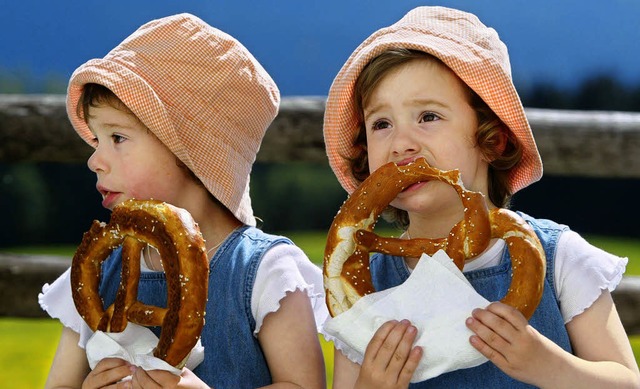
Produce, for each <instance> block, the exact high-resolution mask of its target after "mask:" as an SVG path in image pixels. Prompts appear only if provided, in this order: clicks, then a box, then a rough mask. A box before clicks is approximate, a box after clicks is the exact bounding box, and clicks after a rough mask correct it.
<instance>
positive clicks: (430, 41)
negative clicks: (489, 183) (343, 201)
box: [324, 7, 542, 193]
mask: <svg viewBox="0 0 640 389" xmlns="http://www.w3.org/2000/svg"><path fill="white" fill-rule="evenodd" d="M400 47H401V48H406V49H413V50H420V51H423V52H426V53H429V54H431V55H433V56H435V57H437V58H439V59H440V60H441V61H442V62H444V63H445V64H446V65H447V66H449V67H450V68H451V69H452V70H453V71H454V72H455V73H456V74H457V75H458V77H460V79H462V81H464V82H465V83H466V84H467V85H468V86H469V87H470V88H471V89H473V90H474V91H475V92H476V93H477V94H478V95H479V96H480V97H481V98H482V99H483V100H484V101H485V102H486V103H487V104H488V105H489V107H490V108H491V109H492V110H493V111H494V112H495V113H496V114H497V115H498V117H499V118H500V119H501V120H502V121H503V122H504V123H505V124H506V125H507V126H508V127H509V129H511V131H513V133H514V134H515V135H516V137H517V138H518V139H519V140H520V142H522V145H523V157H522V161H521V162H520V164H519V165H517V166H516V167H515V168H514V169H513V170H512V171H511V173H510V177H509V178H510V189H511V191H512V193H515V192H516V191H518V190H520V189H522V188H524V187H525V186H527V185H529V184H531V183H533V182H535V181H537V180H539V179H540V177H541V176H542V161H541V159H540V155H539V153H538V149H537V146H536V143H535V140H534V139H533V134H532V132H531V128H530V126H529V122H528V121H527V118H526V116H525V113H524V109H523V107H522V103H521V102H520V98H519V96H518V93H517V92H516V89H515V87H514V85H513V82H512V79H511V65H510V63H509V55H508V53H507V47H506V46H505V45H504V43H502V41H500V38H499V37H498V34H497V33H496V31H495V30H494V29H492V28H489V27H487V26H485V25H484V24H482V22H480V20H478V18H477V17H476V16H475V15H472V14H469V13H466V12H463V11H458V10H455V9H450V8H445V7H418V8H415V9H413V10H412V11H410V12H409V13H407V14H406V15H405V16H404V17H403V18H402V19H400V20H399V21H398V22H396V23H395V24H393V25H391V26H389V27H386V28H382V29H380V30H378V31H376V32H375V33H373V34H372V35H371V36H370V37H369V38H367V39H366V40H365V41H364V42H363V43H362V44H360V46H358V48H356V50H355V51H354V52H353V54H351V56H350V57H349V59H348V60H347V62H346V63H345V64H344V66H343V67H342V69H341V70H340V72H339V73H338V75H337V76H336V78H335V79H334V81H333V84H332V85H331V89H330V91H329V96H328V98H327V105H326V110H325V117H324V137H325V145H326V149H327V155H328V157H329V163H330V165H331V168H332V169H333V171H334V173H335V174H336V176H337V177H338V180H339V181H340V184H342V187H343V188H344V189H345V190H346V191H347V192H348V193H351V192H353V191H354V190H355V189H356V188H357V187H358V185H359V182H358V181H357V180H356V179H355V178H354V177H353V175H352V174H351V170H350V167H349V164H348V161H347V159H349V158H353V157H354V155H355V152H356V150H355V149H354V147H353V141H354V139H355V136H356V134H357V132H358V119H357V111H356V105H355V102H354V101H353V89H354V85H355V82H356V80H357V78H358V76H359V75H360V72H361V71H362V69H363V68H364V67H365V65H367V64H368V63H369V62H370V61H371V60H372V59H374V58H375V57H377V56H378V55H380V54H381V53H383V52H384V51H386V50H388V49H391V48H400Z"/></svg>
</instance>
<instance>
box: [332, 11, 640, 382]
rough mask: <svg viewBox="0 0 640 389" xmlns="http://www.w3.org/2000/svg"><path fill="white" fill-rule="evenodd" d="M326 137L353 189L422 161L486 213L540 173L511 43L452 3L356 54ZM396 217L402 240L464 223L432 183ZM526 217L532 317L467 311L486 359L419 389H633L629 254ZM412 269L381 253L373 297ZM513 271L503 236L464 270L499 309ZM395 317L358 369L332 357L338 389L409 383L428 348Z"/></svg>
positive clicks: (399, 203)
mask: <svg viewBox="0 0 640 389" xmlns="http://www.w3.org/2000/svg"><path fill="white" fill-rule="evenodd" d="M324 132H325V142H326V148H327V154H328V157H329V161H330V164H331V167H332V169H333V171H334V173H335V174H336V176H337V178H338V180H339V181H340V183H341V184H342V186H343V187H344V188H345V189H346V190H347V192H349V193H351V192H352V191H353V190H354V189H355V188H356V187H357V186H358V185H359V183H360V182H362V181H363V180H364V179H365V178H366V177H367V176H368V175H369V173H370V172H372V171H374V170H376V169H377V168H378V167H380V166H381V165H383V164H385V163H387V162H390V161H393V162H396V163H398V164H407V163H409V162H412V161H414V160H415V159H417V158H418V157H424V158H425V159H426V160H427V162H428V163H429V164H431V165H432V166H434V167H436V168H439V169H442V170H451V169H459V170H460V172H461V175H462V179H463V182H464V185H465V187H466V188H467V189H469V190H473V191H479V192H482V193H484V194H485V196H486V198H487V201H488V205H489V207H490V208H495V207H507V206H508V204H509V199H510V197H511V195H512V194H514V193H515V192H516V191H518V190H520V189H522V188H524V187H526V186H527V185H529V184H531V183H533V182H535V181H537V180H538V179H539V178H540V176H541V175H542V163H541V160H540V156H539V154H538V151H537V148H536V144H535V141H534V139H533V134H532V132H531V129H530V127H529V124H528V122H527V119H526V116H525V113H524V111H523V107H522V104H521V102H520V99H519V97H518V94H517V92H516V90H515V88H514V86H513V83H512V80H511V70H510V65H509V60H508V55H507V49H506V47H505V46H504V44H503V43H502V42H501V41H500V39H499V38H498V35H497V34H496V32H495V31H494V30H493V29H491V28H487V27H486V26H484V25H483V24H482V23H481V22H480V21H479V20H478V19H477V18H476V17H475V16H474V15H470V14H468V13H465V12H461V11H457V10H453V9H447V8H443V7H419V8H416V9H414V10H412V11H410V12H409V13H408V14H407V15H406V16H405V17H403V18H402V19H401V20H400V21H398V22H397V23H395V24H393V25H392V26H390V27H388V28H383V29H381V30H379V31H377V32H375V33H374V34H373V35H371V36H370V37H369V38H368V39H366V40H365V41H364V42H363V43H362V44H361V45H360V46H359V47H358V48H357V49H356V50H355V51H354V53H353V54H352V55H351V57H350V58H349V59H348V60H347V62H346V64H345V65H344V66H343V68H342V69H341V70H340V72H339V73H338V75H337V76H336V78H335V80H334V82H333V85H332V86H331V90H330V92H329V96H328V100H327V106H326V112H325V122H324ZM388 211H389V212H388V213H386V214H385V216H386V218H387V219H388V220H391V221H393V222H396V223H398V224H399V225H401V226H402V227H403V228H404V229H405V233H404V234H403V237H404V238H407V239H411V238H439V237H445V236H446V235H447V234H448V233H449V231H450V230H451V228H452V227H453V225H454V224H455V223H457V222H458V221H459V220H461V219H462V218H463V207H462V204H461V201H460V198H459V197H458V195H457V193H456V192H455V190H454V189H453V188H452V187H451V186H448V185H447V184H444V183H441V182H437V181H432V182H426V183H418V184H414V185H412V186H411V187H409V188H407V189H406V190H405V191H403V192H401V193H400V194H399V195H398V196H397V197H396V199H395V200H394V201H393V202H392V203H391V207H390V209H389V210H388ZM521 215H522V216H523V217H524V218H525V219H526V220H527V221H528V223H529V224H530V225H531V226H532V227H533V229H534V230H535V231H536V233H537V235H538V236H539V238H540V240H541V242H542V244H543V247H544V249H545V252H546V256H547V277H546V282H545V289H544V296H543V299H542V302H541V303H540V305H539V306H538V308H537V310H536V312H535V314H534V315H533V317H532V318H531V320H530V321H529V322H528V323H527V320H526V319H525V318H524V316H522V314H520V312H518V311H516V310H515V309H513V308H511V307H509V306H507V305H505V304H502V303H499V302H494V303H492V304H490V305H489V306H488V307H486V309H475V310H474V311H473V312H469V318H468V319H467V321H466V326H467V327H468V328H469V329H470V330H471V331H472V332H473V333H474V334H473V335H472V336H471V337H470V342H471V344H472V345H473V347H474V348H475V349H477V350H478V351H479V352H480V353H482V354H483V355H484V356H485V357H487V358H488V359H489V360H490V362H487V363H484V364H481V365H480V366H477V367H474V368H468V369H459V370H455V371H452V372H449V373H445V374H443V375H440V376H437V377H435V378H433V379H430V380H427V381H423V382H419V383H416V384H412V385H411V386H412V387H437V388H441V387H451V388H462V387H472V388H478V387H490V388H494V387H509V388H514V387H523V386H528V385H529V384H530V385H535V386H539V387H589V388H592V387H638V386H639V385H640V376H639V373H638V367H637V365H636V363H635V360H634V356H633V353H632V351H631V348H630V345H629V343H628V339H627V337H626V334H625V332H624V329H623V327H622V325H621V323H620V319H619V317H618V314H617V313H616V310H615V306H614V304H613V302H612V299H611V294H610V291H611V290H613V289H614V288H615V287H616V285H617V284H618V282H619V281H620V279H621V277H622V273H623V271H624V267H625V265H626V259H624V258H618V257H616V256H613V255H611V254H608V253H605V252H603V251H601V250H599V249H597V248H595V247H593V246H591V245H589V244H588V243H587V242H586V241H584V240H583V239H582V238H581V237H580V236H579V235H578V234H577V233H575V232H572V231H570V230H569V229H568V228H567V227H566V226H562V225H559V224H556V223H554V222H551V221H548V220H540V219H534V218H531V217H529V216H527V215H524V214H521ZM417 261H418V259H417V258H405V259H404V261H402V260H401V259H400V258H393V257H391V256H388V255H381V254H374V255H373V256H372V258H371V265H370V266H371V274H372V278H373V282H374V285H375V287H376V289H377V290H383V289H387V288H390V287H394V286H397V285H400V284H401V283H403V282H404V281H405V280H406V279H407V278H408V276H409V273H410V271H411V269H413V268H414V267H415V265H416V263H417ZM510 266H511V263H510V259H509V254H508V250H505V243H504V241H502V240H495V241H493V242H492V244H491V245H490V246H489V248H487V250H486V251H485V252H483V253H482V254H481V255H479V256H477V257H475V258H471V259H469V260H467V262H466V263H465V266H464V270H463V271H464V274H465V276H466V278H467V279H468V280H469V281H470V282H471V284H472V285H473V286H474V288H475V289H476V291H477V292H478V293H480V294H481V295H482V296H483V297H485V298H486V299H488V300H489V301H497V300H500V298H502V296H504V295H505V294H506V290H507V288H508V286H509V284H510V277H509V269H510ZM383 274H384V276H383ZM397 319H398V321H390V322H387V323H385V324H383V325H382V326H381V327H380V328H379V329H378V331H377V332H376V334H375V335H374V337H373V339H372V340H371V341H370V343H369V345H368V347H367V350H366V351H365V355H364V359H363V362H362V366H360V365H358V364H356V363H353V362H351V361H350V360H349V359H347V358H346V357H345V356H344V355H343V354H342V353H340V352H337V353H336V357H335V370H334V374H335V375H334V387H335V388H352V387H361V388H365V387H375V388H382V387H393V388H397V387H407V386H408V385H409V382H410V380H411V377H412V374H413V372H414V371H415V369H416V367H417V366H418V364H419V361H420V358H421V355H422V353H428V352H429V350H422V349H421V348H419V347H413V342H414V340H415V339H416V336H417V334H416V333H417V329H416V328H415V327H414V326H413V325H411V323H409V322H408V321H406V320H402V319H403V318H401V317H399V318H397ZM338 351H339V350H338Z"/></svg>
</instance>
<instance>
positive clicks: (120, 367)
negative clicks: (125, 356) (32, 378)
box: [45, 327, 131, 389]
mask: <svg viewBox="0 0 640 389" xmlns="http://www.w3.org/2000/svg"><path fill="white" fill-rule="evenodd" d="M79 339H80V335H79V334H78V333H77V332H75V331H73V330H72V329H70V328H68V327H63V328H62V334H61V335H60V342H59V343H58V348H57V350H56V355H55V356H54V358H53V363H52V364H51V370H50V371H49V376H48V377H47V383H46V384H45V388H46V389H53V388H80V387H82V388H101V387H104V386H106V385H109V384H113V383H115V382H118V381H120V380H121V379H122V378H124V377H126V376H128V375H131V370H130V368H129V364H128V363H127V362H125V361H123V360H122V359H116V358H109V359H105V360H103V361H100V363H98V365H97V366H96V368H95V369H94V370H93V371H91V369H90V368H89V362H87V354H86V353H85V350H84V349H82V348H81V347H80V346H78V340H79Z"/></svg>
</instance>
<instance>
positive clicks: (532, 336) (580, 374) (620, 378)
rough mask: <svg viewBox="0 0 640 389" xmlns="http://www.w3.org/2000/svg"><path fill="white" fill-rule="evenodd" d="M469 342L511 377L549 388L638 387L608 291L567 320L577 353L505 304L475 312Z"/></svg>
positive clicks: (638, 376)
mask: <svg viewBox="0 0 640 389" xmlns="http://www.w3.org/2000/svg"><path fill="white" fill-rule="evenodd" d="M472 316H473V317H472V318H470V319H469V320H468V321H467V325H468V327H469V328H470V329H471V330H472V331H473V332H474V333H475V334H476V335H474V336H472V337H471V344H472V345H473V346H474V347H475V348H476V349H477V350H478V351H480V352H481V353H482V354H483V355H484V356H486V357H487V358H489V359H490V360H491V361H492V362H493V363H495V364H496V366H497V367H498V368H500V369H501V370H502V371H504V372H505V373H506V374H508V375H510V376H511V377H513V378H515V379H518V380H521V381H524V382H528V383H530V384H533V385H536V386H539V387H542V388H545V387H554V388H564V387H566V388H570V387H571V388H575V387H589V388H596V387H602V388H611V387H628V388H637V387H640V374H639V372H638V366H637V365H636V362H635V359H634V356H633V352H632V350H631V347H630V345H629V341H628V338H627V335H626V333H625V331H624V328H623V327H622V323H621V322H620V318H619V316H618V313H617V312H616V309H615V305H614V304H613V300H612V298H611V294H610V293H609V291H607V290H605V291H604V292H603V293H602V294H601V295H600V297H599V298H598V299H597V300H596V301H595V302H594V303H593V305H592V306H591V307H589V308H588V309H587V310H585V311H584V312H583V313H582V314H580V315H578V316H576V317H574V318H573V319H572V320H571V321H570V322H569V323H568V324H567V331H568V333H569V338H570V340H571V344H572V347H573V350H574V352H575V356H574V355H572V354H570V353H567V352H566V351H564V350H562V349H561V348H560V347H559V346H557V345H556V344H554V343H553V342H551V341H550V340H549V339H547V338H546V337H544V336H543V335H541V334H540V333H539V332H538V331H536V330H535V329H534V328H533V327H531V326H530V325H529V324H528V323H527V321H526V319H525V318H524V316H522V314H520V312H518V311H517V310H515V309H514V308H512V307H509V306H507V305H505V304H501V303H492V304H490V305H489V306H488V307H487V309H477V310H474V312H473V314H472Z"/></svg>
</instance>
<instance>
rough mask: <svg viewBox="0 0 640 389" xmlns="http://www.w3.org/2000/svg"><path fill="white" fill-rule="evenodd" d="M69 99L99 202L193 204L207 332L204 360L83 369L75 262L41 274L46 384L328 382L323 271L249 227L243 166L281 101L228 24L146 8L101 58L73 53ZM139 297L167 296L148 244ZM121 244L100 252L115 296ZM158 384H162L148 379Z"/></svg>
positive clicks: (83, 329)
mask: <svg viewBox="0 0 640 389" xmlns="http://www.w3.org/2000/svg"><path fill="white" fill-rule="evenodd" d="M68 92H69V93H68V98H67V111H68V114H69V116H70V119H71V122H72V124H73V126H74V128H75V130H76V131H77V132H78V134H79V135H80V136H81V137H82V138H83V139H84V140H85V141H87V142H88V143H89V144H90V145H91V146H93V147H94V148H95V151H94V153H93V155H92V156H91V157H90V158H89V161H88V166H89V168H90V169H91V170H92V171H93V172H95V173H96V175H97V186H96V187H97V189H98V191H99V192H100V193H101V194H102V197H103V201H102V205H103V206H104V207H106V208H108V209H113V207H114V206H115V205H117V204H119V203H122V202H123V201H125V200H127V199H130V198H137V199H151V198H153V199H157V200H161V201H165V202H168V203H171V204H173V205H175V206H178V207H180V208H184V209H186V210H188V211H189V212H190V213H191V215H192V216H193V218H194V220H195V221H196V222H197V223H198V225H199V227H200V230H201V231H202V234H203V236H204V238H205V241H206V249H207V252H208V257H209V259H210V277H209V295H208V302H207V307H206V321H205V327H204V330H203V332H202V336H201V341H202V345H203V346H204V361H203V362H202V363H201V364H200V365H198V366H197V367H196V368H195V369H194V370H193V371H190V370H189V369H186V368H185V369H183V370H182V374H181V375H180V376H176V375H174V374H172V373H170V372H167V371H160V370H152V371H144V370H143V369H141V368H137V367H136V366H132V365H131V364H129V363H127V362H125V361H124V360H121V359H116V358H107V359H103V360H102V361H100V362H99V363H98V364H97V365H96V366H95V368H94V369H93V370H92V371H90V367H89V364H88V362H87V357H86V353H85V350H84V346H85V344H86V343H87V340H88V338H89V337H90V335H91V331H90V330H89V329H88V327H87V326H86V324H85V323H84V322H83V321H82V320H81V319H80V317H79V316H78V314H77V311H76V310H75V307H74V305H73V302H72V299H71V294H70V283H69V272H67V273H65V274H64V275H63V276H61V278H60V279H58V280H57V281H56V282H55V283H54V284H52V285H51V286H49V285H46V286H45V287H44V288H43V294H42V295H40V303H41V305H42V306H43V308H44V309H46V310H47V311H48V312H49V314H50V315H51V316H52V317H56V318H59V319H60V320H61V321H62V323H63V324H64V328H63V332H62V336H61V339H60V343H59V346H58V349H57V352H56V355H55V358H54V361H53V365H52V367H51V371H50V374H49V377H48V381H47V385H46V386H47V387H48V388H53V387H77V388H79V387H81V386H82V387H83V388H87V387H91V388H93V387H103V386H108V385H112V384H115V383H117V382H119V381H121V380H122V379H124V378H125V377H127V376H130V375H132V378H131V381H125V382H123V383H121V384H120V385H121V386H118V387H123V386H122V385H125V386H126V385H131V386H128V387H151V386H152V385H161V386H162V387H169V386H171V387H173V386H175V385H180V387H204V386H206V387H216V388H255V387H261V386H270V385H271V384H274V386H277V385H276V384H278V383H280V384H282V383H288V384H289V385H291V386H295V387H305V388H320V387H325V371H324V362H323V356H322V350H321V348H320V343H319V340H318V332H317V325H316V321H315V319H314V312H317V313H318V315H319V316H318V320H321V319H322V318H323V316H322V314H323V312H324V310H326V307H325V306H324V298H323V296H322V294H321V293H322V290H323V288H322V285H321V283H322V276H321V273H320V270H319V268H318V267H317V266H315V265H313V264H312V263H311V262H310V261H309V260H308V258H307V257H306V256H305V255H304V253H303V252H302V251H301V250H300V249H299V248H297V247H296V246H294V245H293V244H292V242H291V241H290V240H288V239H286V238H284V237H278V236H272V235H267V234H265V233H263V232H262V231H260V230H258V229H257V228H255V224H256V220H255V218H254V216H253V211H252V208H251V200H250V198H249V174H250V171H251V168H252V165H253V162H254V161H255V158H256V153H257V151H258V149H259V147H260V142H261V141H262V137H263V135H264V133H265V131H266V129H267V127H268V126H269V124H270V123H271V121H272V120H273V118H274V117H275V115H276V114H277V111H278V106H279V102H280V95H279V91H278V89H277V87H276V85H275V84H274V82H273V80H272V79H271V77H270V76H269V74H267V72H266V71H265V70H264V69H263V68H262V66H261V65H260V64H259V63H258V61H257V60H256V59H255V58H254V57H253V56H252V55H251V54H250V53H249V52H248V51H247V49H246V48H245V47H244V46H242V45H241V44H240V43H239V42H238V41H237V40H235V39H234V38H232V37H231V36H229V35H227V34H225V33H224V32H222V31H219V30H217V29H215V28H212V27H211V26H209V25H207V24H206V23H204V22H203V21H202V20H200V19H198V18H197V17H194V16H192V15H189V14H180V15H174V16H170V17H166V18H162V19H158V20H154V21H151V22H149V23H147V24H145V25H143V26H142V27H140V28H139V29H138V30H137V31H136V32H134V33H133V34H132V35H131V36H129V37H128V38H127V39H125V40H124V41H123V42H122V43H121V44H120V45H118V46H117V47H116V48H114V49H113V50H112V51H111V52H110V53H109V54H107V56H105V57H104V58H103V59H93V60H90V61H88V62H87V63H85V64H83V65H82V66H80V67H79V68H78V69H77V70H76V71H75V72H74V74H73V75H72V77H71V80H70V82H69V90H68ZM143 258H144V261H143V262H144V266H143V274H142V276H141V280H140V286H139V293H138V299H139V300H141V301H145V300H146V301H145V303H147V304H151V305H163V304H166V280H165V278H164V273H163V272H162V264H161V258H159V254H158V253H157V251H155V250H154V249H149V247H147V248H146V249H144V250H143ZM120 264H121V255H120V250H115V251H114V252H113V253H112V254H111V256H110V257H109V258H108V259H107V260H106V261H105V264H104V266H103V279H102V282H101V287H100V291H101V295H102V296H103V298H104V300H105V304H107V305H108V304H109V302H110V301H113V298H114V295H115V290H116V288H117V285H118V283H119V277H120V271H119V266H120ZM153 387H156V386H153Z"/></svg>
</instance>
